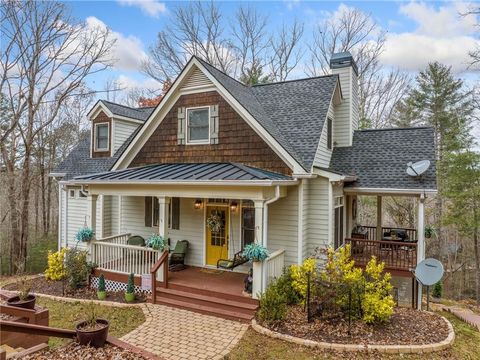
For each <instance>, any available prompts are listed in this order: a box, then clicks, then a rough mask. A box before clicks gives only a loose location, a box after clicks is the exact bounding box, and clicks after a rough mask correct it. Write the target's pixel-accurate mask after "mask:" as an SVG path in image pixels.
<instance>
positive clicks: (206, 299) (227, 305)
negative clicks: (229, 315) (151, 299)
mask: <svg viewBox="0 0 480 360" xmlns="http://www.w3.org/2000/svg"><path fill="white" fill-rule="evenodd" d="M161 298H169V299H174V300H180V301H184V302H189V303H193V304H197V305H203V306H209V307H215V308H217V309H225V310H230V311H236V312H242V313H244V314H248V315H251V314H252V313H254V312H255V311H256V309H257V308H258V305H257V304H251V303H248V302H242V301H236V300H230V299H222V298H218V297H215V296H209V295H202V294H196V293H192V292H188V291H181V290H175V289H165V288H160V289H157V299H161Z"/></svg>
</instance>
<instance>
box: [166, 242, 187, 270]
mask: <svg viewBox="0 0 480 360" xmlns="http://www.w3.org/2000/svg"><path fill="white" fill-rule="evenodd" d="M188 246H189V242H188V240H179V241H177V243H176V244H175V249H173V251H172V253H171V254H170V259H169V263H170V264H169V266H168V270H170V271H180V270H183V269H185V256H186V255H187V251H188Z"/></svg>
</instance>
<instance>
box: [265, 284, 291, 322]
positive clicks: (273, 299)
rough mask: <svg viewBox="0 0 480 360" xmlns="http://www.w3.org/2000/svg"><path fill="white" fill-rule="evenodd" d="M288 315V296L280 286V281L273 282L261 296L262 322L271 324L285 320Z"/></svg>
mask: <svg viewBox="0 0 480 360" xmlns="http://www.w3.org/2000/svg"><path fill="white" fill-rule="evenodd" d="M286 315H287V296H286V294H285V293H284V292H283V291H282V289H281V288H280V287H279V286H278V280H276V281H274V282H272V283H271V284H270V286H269V287H268V288H267V290H266V291H265V292H264V293H263V294H262V295H261V296H260V309H259V310H258V317H259V319H260V320H262V321H264V322H266V323H271V322H275V321H279V320H283V319H284V318H285V316H286Z"/></svg>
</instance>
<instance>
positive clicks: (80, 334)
mask: <svg viewBox="0 0 480 360" xmlns="http://www.w3.org/2000/svg"><path fill="white" fill-rule="evenodd" d="M86 324H87V322H86V321H82V322H80V323H78V324H77V326H76V327H75V330H76V331H77V339H78V342H79V343H80V345H90V346H93V347H96V348H98V347H102V346H103V344H105V341H106V340H107V336H108V325H109V322H108V320H105V319H97V324H101V325H103V327H102V328H100V329H95V330H82V327H84V326H85V325H86Z"/></svg>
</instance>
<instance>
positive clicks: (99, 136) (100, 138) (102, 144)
mask: <svg viewBox="0 0 480 360" xmlns="http://www.w3.org/2000/svg"><path fill="white" fill-rule="evenodd" d="M109 140H110V139H109V124H108V123H99V124H95V151H108V150H109V149H110V147H109V145H110V141H109Z"/></svg>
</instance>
